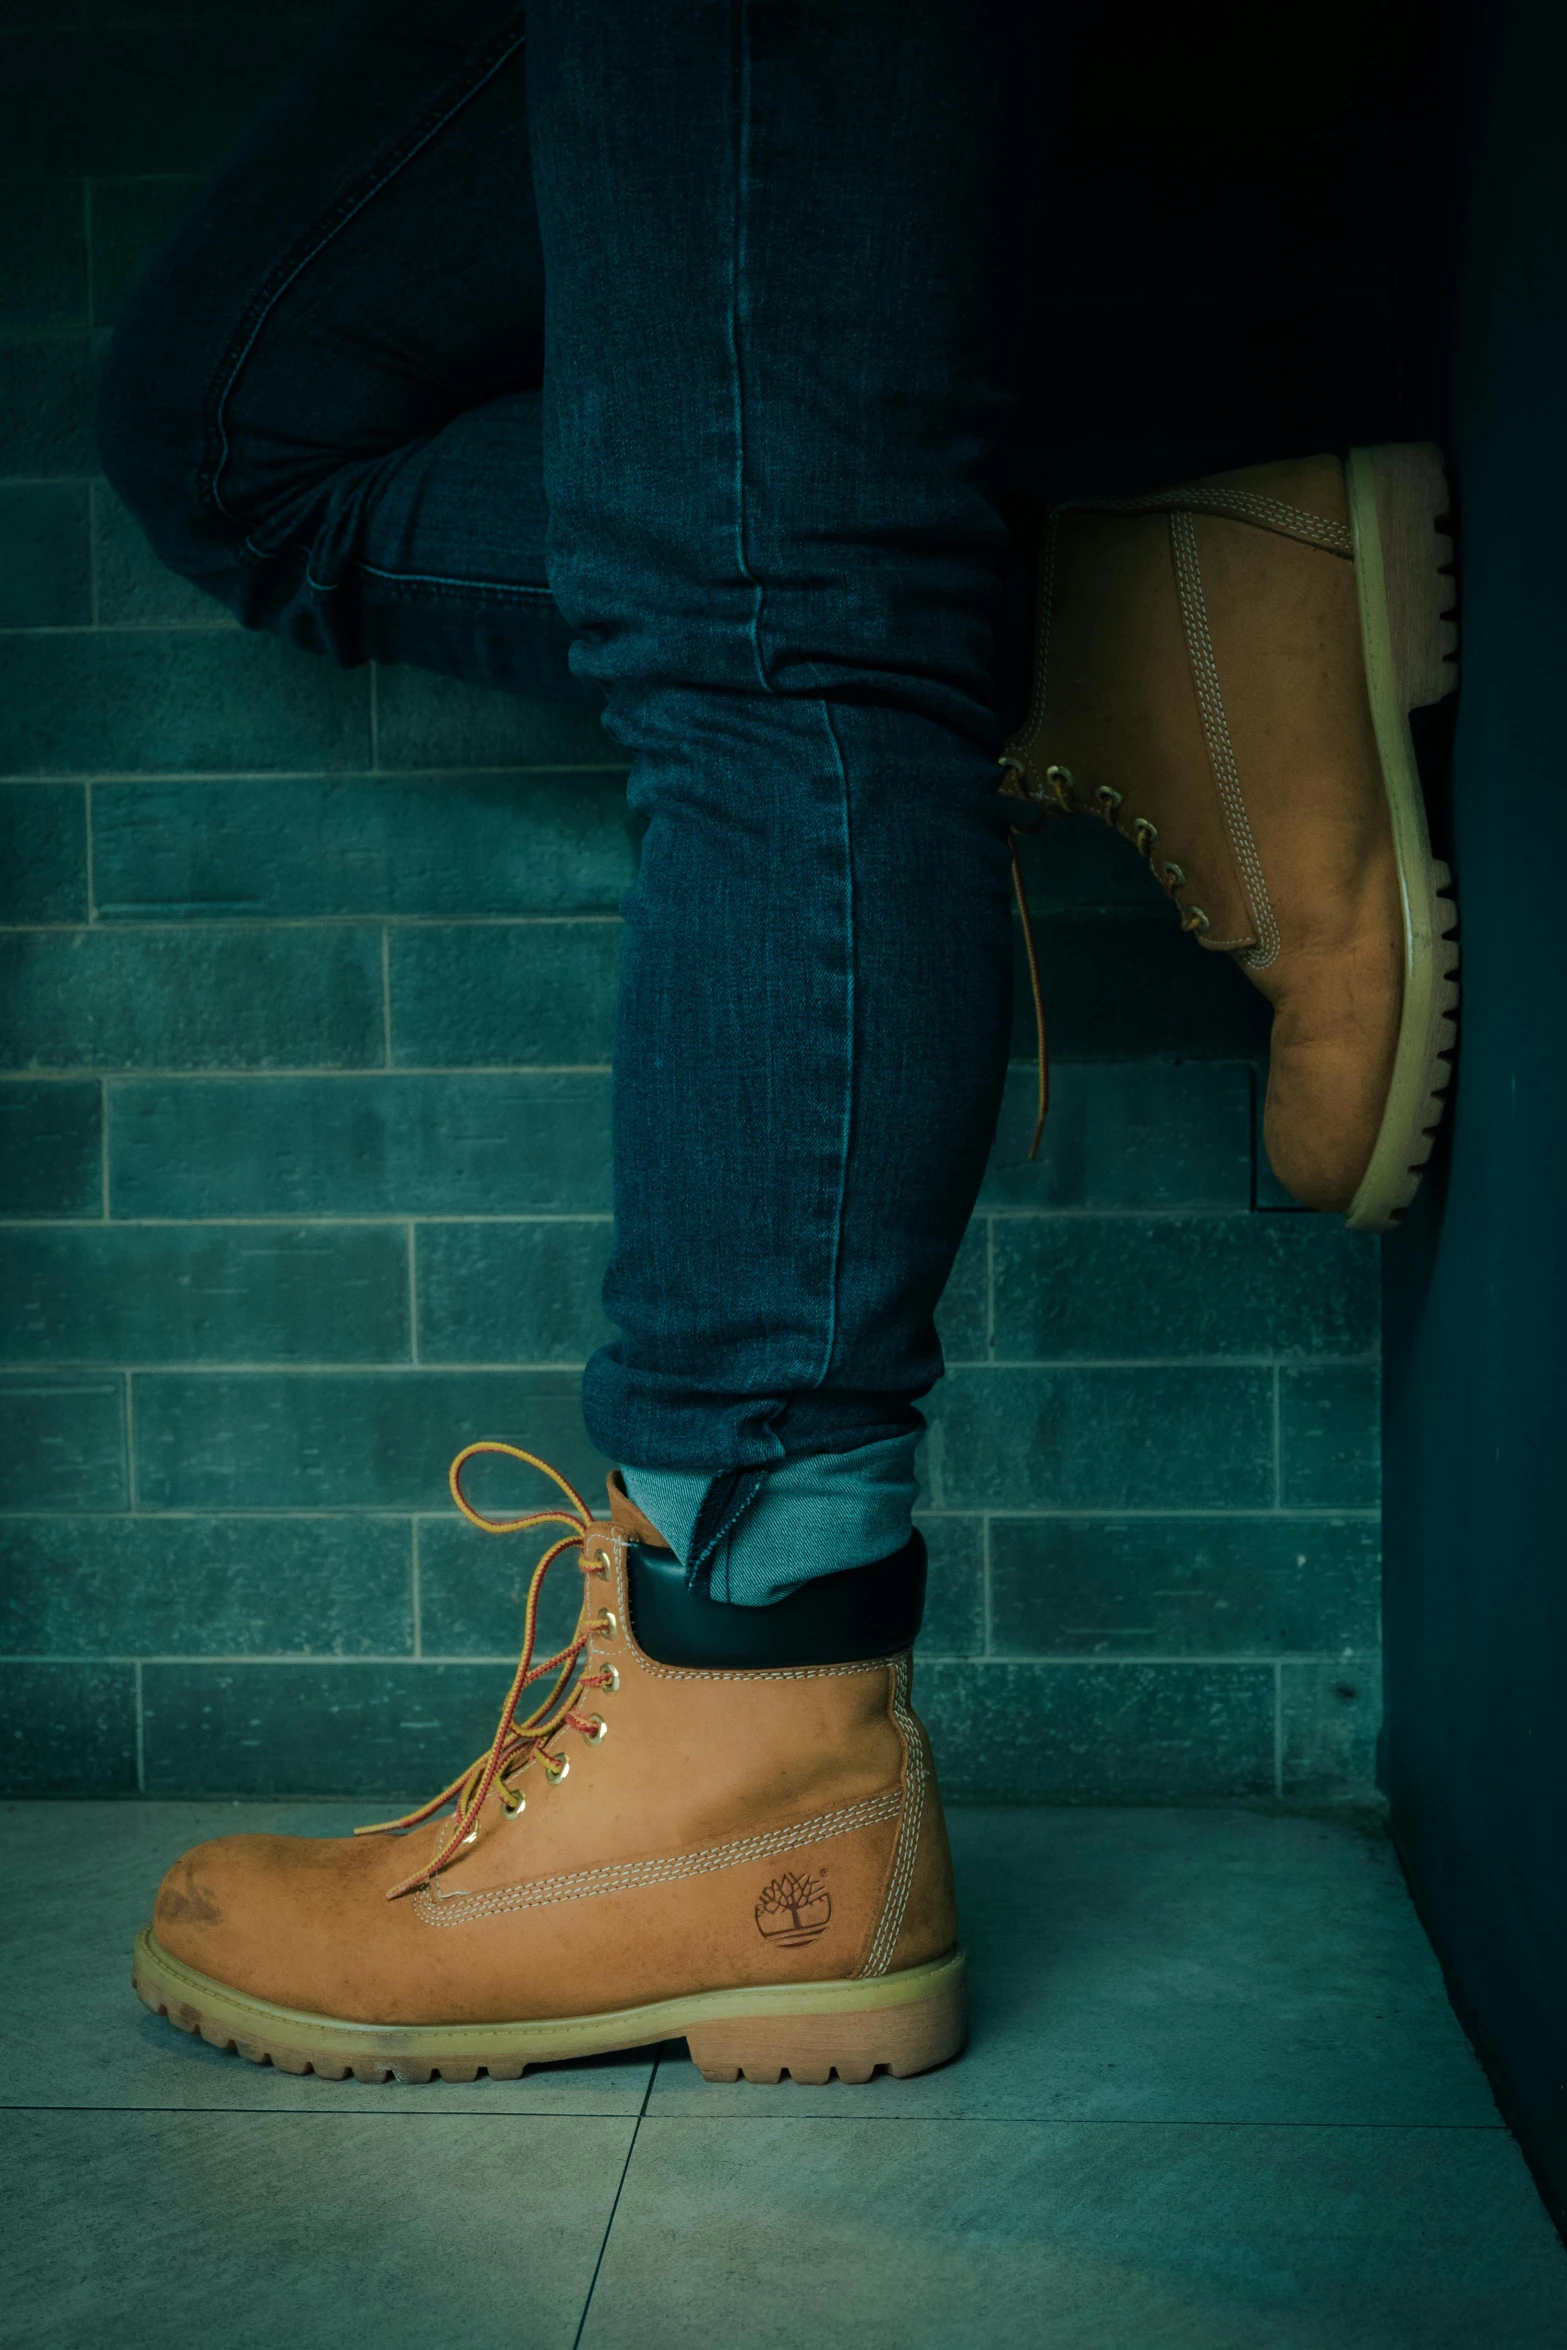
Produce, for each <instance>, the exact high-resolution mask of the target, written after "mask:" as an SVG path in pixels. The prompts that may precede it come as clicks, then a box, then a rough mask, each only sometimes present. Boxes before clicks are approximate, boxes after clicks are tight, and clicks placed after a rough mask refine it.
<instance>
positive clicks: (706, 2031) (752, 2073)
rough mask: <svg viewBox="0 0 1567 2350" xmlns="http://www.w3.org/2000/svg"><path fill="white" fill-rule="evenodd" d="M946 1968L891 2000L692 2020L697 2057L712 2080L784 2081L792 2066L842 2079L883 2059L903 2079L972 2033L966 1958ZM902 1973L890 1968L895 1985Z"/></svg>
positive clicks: (837, 1988)
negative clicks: (927, 1986)
mask: <svg viewBox="0 0 1567 2350" xmlns="http://www.w3.org/2000/svg"><path fill="white" fill-rule="evenodd" d="M920 1971H921V1972H922V1973H924V1972H926V1971H927V1970H925V1969H921V1970H920ZM929 1971H932V1972H934V1971H935V1970H929ZM943 1974H944V1979H943V1980H940V1981H938V1983H937V1984H936V1985H935V1987H934V1988H933V1989H932V1990H931V1991H930V1992H929V1993H928V1994H927V1995H926V1996H925V1997H923V1998H919V1999H899V2000H897V2001H896V2003H891V2002H889V2003H888V2004H886V2005H884V2006H876V2007H864V2006H856V2007H838V2008H837V2009H836V2010H835V2009H834V2008H832V2007H827V2008H824V2009H822V2010H819V2011H818V2012H816V2013H810V2012H801V2011H799V2010H794V2011H793V2012H785V2013H776V2012H775V2013H773V2014H768V2013H767V2012H766V2011H765V2009H761V2010H759V2011H758V2012H756V2013H754V2014H750V2015H746V2014H739V2015H724V2016H715V2017H714V2018H712V2019H711V2020H710V2021H708V2022H706V2023H700V2024H698V2023H692V2024H690V2025H688V2027H687V2030H686V2044H687V2046H688V2047H689V2048H690V2051H691V2061H692V2063H693V2064H694V2065H695V2066H696V2068H697V2070H698V2071H699V2072H700V2073H701V2075H702V2078H703V2080H704V2081H735V2080H739V2079H741V2078H742V2077H743V2078H744V2079H745V2080H748V2081H777V2080H780V2079H781V2078H782V2077H783V2075H784V2074H785V2073H787V2074H788V2075H789V2076H790V2078H791V2079H792V2080H796V2081H806V2082H816V2083H820V2082H823V2081H829V2080H831V2078H832V2076H833V2074H834V2073H836V2074H837V2076H838V2078H839V2080H840V2081H855V2082H859V2081H868V2080H869V2079H870V2078H871V2075H872V2074H873V2073H875V2072H878V2071H880V2070H881V2069H882V2068H883V2067H885V2069H886V2070H887V2071H888V2072H889V2073H892V2074H894V2075H895V2076H896V2077H897V2078H898V2079H899V2080H904V2079H906V2078H907V2076H908V2075H909V2074H910V2073H923V2072H928V2071H929V2070H930V2068H931V2067H932V2065H938V2064H945V2063H946V2062H947V2060H948V2058H949V2057H953V2056H956V2055H957V2054H958V2052H959V2050H960V2049H961V2048H962V2046H963V2044H964V2042H965V2040H966V2039H967V2037H968V2010H967V2002H966V2000H965V1998H964V1992H963V1973H962V1966H961V1962H959V1963H958V1965H956V1966H955V1967H948V1968H946V1969H944V1970H943ZM897 1979H898V1978H897V1977H896V1976H895V1975H894V1976H889V1977H887V1978H886V1983H887V1985H888V1986H889V1987H891V1986H892V1985H895V1984H896V1983H897ZM872 1987H873V1986H872V1985H871V1984H869V1983H855V1984H852V1985H850V1984H843V1985H838V1984H832V1985H827V1984H824V1985H823V1986H822V1989H823V1991H827V1992H837V1993H842V1992H849V1991H852V1992H858V1993H861V1994H863V1993H864V1992H866V1991H868V1990H870V1989H872ZM875 1988H877V1989H879V1988H881V1985H879V1984H878V1985H876V1986H875ZM762 1996H763V1997H764V1998H765V1996H766V1994H765V1993H764V1994H763V1995H762Z"/></svg>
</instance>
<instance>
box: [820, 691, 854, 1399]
mask: <svg viewBox="0 0 1567 2350" xmlns="http://www.w3.org/2000/svg"><path fill="white" fill-rule="evenodd" d="M821 709H822V723H823V725H824V726H825V727H826V729H827V740H828V741H829V742H830V743H831V745H832V753H833V762H834V765H835V766H836V768H837V771H838V783H839V791H840V797H839V806H840V808H841V810H842V841H843V897H844V908H843V943H844V994H843V1012H844V1023H845V1031H846V1043H845V1052H844V1083H843V1106H842V1110H841V1112H840V1116H839V1125H838V1195H837V1198H836V1199H835V1200H834V1202H833V1228H832V1272H831V1276H830V1280H829V1285H828V1306H827V1338H826V1344H825V1346H824V1348H823V1350H822V1364H821V1369H820V1370H819V1371H818V1372H817V1374H816V1377H815V1378H814V1379H813V1380H812V1381H811V1385H812V1386H813V1387H821V1386H824V1385H825V1383H826V1380H827V1376H828V1373H829V1372H830V1371H831V1369H832V1358H833V1353H834V1351H835V1349H836V1347H837V1344H838V1289H839V1283H840V1281H841V1278H842V1274H843V1227H844V1202H845V1200H846V1198H847V1196H848V1190H849V1149H850V1144H851V1141H852V1139H853V1133H854V1009H855V1007H854V827H853V819H852V817H851V814H850V809H849V777H848V771H847V769H846V768H845V766H844V763H843V745H842V743H841V742H840V741H839V739H838V729H837V727H836V725H835V724H834V723H833V712H832V704H831V702H829V701H828V700H827V699H826V698H825V697H824V698H823V701H822V705H821Z"/></svg>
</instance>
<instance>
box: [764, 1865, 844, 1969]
mask: <svg viewBox="0 0 1567 2350" xmlns="http://www.w3.org/2000/svg"><path fill="white" fill-rule="evenodd" d="M824 1873H825V1872H824ZM831 1916H832V1895H831V1894H830V1893H829V1892H828V1890H827V1888H826V1886H825V1885H824V1884H823V1882H822V1879H821V1877H797V1876H796V1875H795V1873H794V1871H793V1869H785V1871H784V1873H783V1875H782V1876H781V1877H774V1879H773V1881H772V1883H771V1884H770V1885H769V1886H768V1887H767V1888H766V1890H765V1891H764V1893H763V1895H762V1898H761V1900H760V1901H759V1902H758V1903H757V1905H756V1930H757V1932H758V1933H759V1934H762V1935H764V1936H765V1937H766V1939H767V1940H768V1941H769V1942H776V1943H778V1944H779V1946H780V1947H781V1948H782V1949H784V1950H798V1949H799V1948H800V1947H801V1945H802V1944H803V1943H806V1942H814V1941H815V1940H816V1937H817V1935H818V1934H820V1933H821V1932H822V1931H823V1930H824V1929H825V1927H826V1924H827V1920H828V1919H829V1918H830V1917H831Z"/></svg>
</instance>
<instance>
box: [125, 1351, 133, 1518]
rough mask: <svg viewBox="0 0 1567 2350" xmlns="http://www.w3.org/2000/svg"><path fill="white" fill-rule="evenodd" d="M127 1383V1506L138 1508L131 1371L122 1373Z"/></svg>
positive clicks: (130, 1509)
mask: <svg viewBox="0 0 1567 2350" xmlns="http://www.w3.org/2000/svg"><path fill="white" fill-rule="evenodd" d="M122 1377H123V1378H124V1381H125V1497H126V1500H125V1506H126V1508H127V1510H129V1511H131V1512H134V1511H135V1508H136V1381H135V1379H134V1378H133V1377H132V1375H131V1373H130V1372H129V1371H126V1372H124V1373H122Z"/></svg>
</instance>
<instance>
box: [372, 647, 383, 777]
mask: <svg viewBox="0 0 1567 2350" xmlns="http://www.w3.org/2000/svg"><path fill="white" fill-rule="evenodd" d="M370 772H371V774H372V775H379V774H380V772H381V665H380V663H379V662H378V661H372V662H371V664H370Z"/></svg>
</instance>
